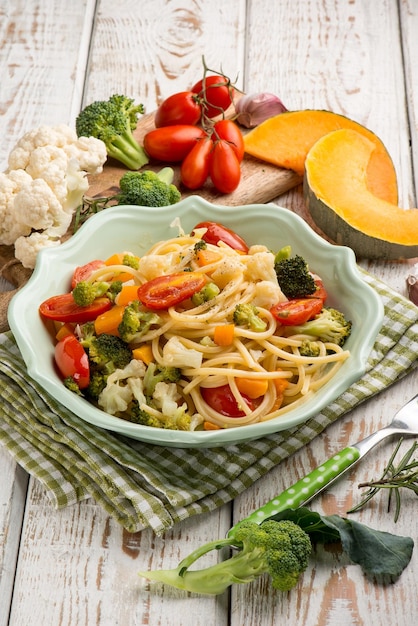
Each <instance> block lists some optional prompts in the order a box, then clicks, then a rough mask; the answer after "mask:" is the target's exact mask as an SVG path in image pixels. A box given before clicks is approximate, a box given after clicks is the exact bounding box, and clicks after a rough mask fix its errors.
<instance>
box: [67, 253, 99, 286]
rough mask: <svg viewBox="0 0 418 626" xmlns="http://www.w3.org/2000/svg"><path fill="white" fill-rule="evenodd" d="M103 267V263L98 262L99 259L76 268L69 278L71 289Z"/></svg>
mask: <svg viewBox="0 0 418 626" xmlns="http://www.w3.org/2000/svg"><path fill="white" fill-rule="evenodd" d="M104 265H105V262H104V261H100V260H99V259H95V260H94V261H90V262H89V263H86V264H85V265H80V266H79V267H76V268H75V270H74V273H73V276H72V278H71V289H74V287H75V286H76V284H77V283H79V282H81V281H82V280H86V279H87V278H88V277H89V276H91V275H92V273H93V272H94V271H96V270H98V269H100V268H101V267H103V266H104Z"/></svg>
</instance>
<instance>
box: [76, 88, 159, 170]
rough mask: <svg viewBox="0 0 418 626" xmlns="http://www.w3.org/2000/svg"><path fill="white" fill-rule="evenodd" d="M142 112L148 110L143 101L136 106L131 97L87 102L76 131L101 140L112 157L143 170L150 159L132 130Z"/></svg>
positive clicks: (79, 117)
mask: <svg viewBox="0 0 418 626" xmlns="http://www.w3.org/2000/svg"><path fill="white" fill-rule="evenodd" d="M140 113H144V106H143V105H142V104H137V105H135V104H134V101H133V100H132V99H131V98H128V97H127V96H123V95H113V96H111V97H110V98H109V99H108V100H97V101H96V102H92V103H91V104H89V105H87V106H86V107H85V108H84V109H83V110H82V111H81V112H80V113H79V115H78V117H77V118H76V122H75V126H76V132H77V135H78V137H96V138H97V139H101V140H102V141H103V142H104V143H105V145H106V150H107V154H108V155H109V156H110V157H112V158H113V159H116V160H117V161H120V162H121V163H123V164H124V165H126V167H127V168H129V169H130V170H139V169H140V168H141V167H143V166H144V165H146V164H147V163H148V162H149V159H148V155H147V154H146V152H145V150H144V148H143V147H142V146H140V145H139V143H138V142H137V141H136V139H135V137H134V136H133V133H132V131H134V130H135V128H136V127H137V124H138V114H140Z"/></svg>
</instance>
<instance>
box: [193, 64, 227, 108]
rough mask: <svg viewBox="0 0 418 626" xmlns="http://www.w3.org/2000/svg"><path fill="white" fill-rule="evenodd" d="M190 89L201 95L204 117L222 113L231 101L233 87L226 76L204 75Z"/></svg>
mask: <svg viewBox="0 0 418 626" xmlns="http://www.w3.org/2000/svg"><path fill="white" fill-rule="evenodd" d="M191 91H193V92H194V93H196V94H198V95H199V96H201V98H202V100H203V104H202V107H203V114H204V115H206V117H210V118H212V117H216V116H217V115H222V114H223V113H224V112H225V111H226V110H227V109H228V108H229V107H230V106H231V104H232V102H233V94H234V89H233V87H232V86H231V83H230V81H229V80H228V79H227V78H226V76H221V75H218V74H215V75H213V76H205V77H204V78H202V79H201V80H199V81H198V82H197V83H196V84H195V85H193V87H192V88H191Z"/></svg>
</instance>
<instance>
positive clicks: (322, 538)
mask: <svg viewBox="0 0 418 626" xmlns="http://www.w3.org/2000/svg"><path fill="white" fill-rule="evenodd" d="M270 519H275V520H277V521H278V520H282V519H289V520H291V521H293V522H295V523H296V524H299V526H301V527H302V528H303V530H304V531H305V532H306V533H308V535H309V536H310V538H311V541H312V542H313V543H334V542H336V541H341V545H342V548H343V550H344V551H345V552H346V553H347V555H348V556H349V557H350V559H351V561H352V562H353V563H356V564H357V565H360V567H361V568H362V570H363V572H364V573H365V574H367V575H369V576H376V577H383V576H389V577H390V578H391V579H396V578H398V577H399V576H400V575H401V573H402V572H403V570H404V569H405V568H406V566H407V565H408V563H409V561H410V560H411V557H412V552H413V549H414V541H413V539H411V538H410V537H402V536H400V535H393V534H391V533H388V532H384V531H380V530H374V529H372V528H370V527H369V526H366V525H365V524H361V523H360V522H356V521H353V520H349V519H347V518H344V517H340V516H339V515H320V514H319V513H315V512H313V511H311V510H310V509H307V508H306V507H300V508H299V509H286V510H285V511H281V512H280V513H277V514H275V515H274V516H273V517H272V518H270Z"/></svg>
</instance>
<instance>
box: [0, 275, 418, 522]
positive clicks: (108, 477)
mask: <svg viewBox="0 0 418 626" xmlns="http://www.w3.org/2000/svg"><path fill="white" fill-rule="evenodd" d="M365 280H366V281H367V282H368V283H369V284H370V285H371V286H372V287H373V288H374V289H375V290H376V291H377V292H378V294H379V295H380V297H381V298H382V301H383V304H384V307H385V318H384V322H383V326H382V329H381V332H380V333H379V335H378V337H377V340H376V343H375V345H374V348H373V351H372V353H371V355H370V358H369V361H368V365H367V372H366V374H365V375H364V376H363V378H362V379H361V380H359V381H358V382H356V383H355V384H353V385H352V386H351V387H350V388H349V389H348V390H347V391H346V392H345V393H343V394H342V395H341V396H340V397H339V398H338V399H337V400H335V402H333V403H332V404H330V405H329V406H327V407H326V408H325V409H324V410H323V411H322V412H321V413H319V414H318V415H315V416H314V417H313V418H311V419H309V420H308V421H307V422H306V423H304V424H302V425H300V426H298V427H295V428H293V429H291V430H286V431H281V432H279V433H276V434H273V435H270V436H267V437H263V438H262V439H258V440H256V441H251V442H249V443H242V444H237V445H230V446H227V447H222V448H210V449H186V450H184V449H177V448H167V447H159V446H154V445H149V444H146V443H141V442H139V441H135V440H131V439H128V438H125V437H123V436H120V435H116V434H113V433H110V432H107V431H104V430H102V429H100V428H97V427H95V426H91V425H89V424H88V423H86V422H85V421H83V420H82V419H80V418H78V417H77V416H76V415H74V414H73V413H71V412H70V411H68V410H67V409H66V408H65V407H64V406H61V405H60V404H59V403H57V402H56V401H55V400H54V399H53V398H51V397H50V396H49V395H48V394H47V393H46V392H45V391H44V390H43V389H42V388H41V387H40V386H39V385H37V383H36V382H35V381H33V380H31V379H30V378H29V377H28V375H27V372H26V367H25V364H24V362H23V359H22V357H21V355H20V353H19V350H18V348H17V346H16V343H15V341H14V338H13V336H12V334H11V333H10V332H6V333H4V334H3V335H0V397H1V398H2V400H1V412H0V442H1V443H2V444H3V445H4V446H5V448H6V449H7V450H9V452H10V453H11V454H12V456H13V457H14V459H15V460H16V461H17V462H18V463H19V464H20V465H21V466H22V467H23V468H24V469H25V470H26V471H27V472H29V474H31V475H32V476H35V477H36V478H37V479H38V480H40V481H41V483H42V484H43V486H44V487H45V489H46V490H47V492H48V494H49V496H50V499H51V502H52V504H53V505H54V506H55V507H56V508H57V509H60V508H63V507H66V506H69V505H71V504H75V503H77V502H79V501H81V500H84V499H86V498H94V500H96V501H97V502H98V503H100V505H101V506H102V507H103V508H104V509H105V510H106V511H107V513H108V514H110V515H111V516H112V517H113V518H115V519H116V520H117V521H118V522H119V523H120V524H122V525H123V526H124V527H125V528H126V529H127V530H128V531H130V532H137V531H139V530H141V529H143V528H144V527H147V526H149V527H151V528H152V529H153V530H154V532H155V533H156V534H162V533H164V531H166V530H167V529H168V528H170V527H171V526H173V525H174V524H175V523H177V522H179V521H181V520H184V519H186V518H188V517H190V516H192V515H197V514H201V513H205V512H209V511H212V510H214V509H216V508H217V507H220V506H222V505H223V504H225V503H226V502H229V501H230V500H232V499H233V498H235V496H237V495H238V494H240V493H241V492H243V491H244V490H245V489H247V488H248V487H250V486H251V485H252V484H253V483H254V482H255V481H256V480H257V479H258V478H260V477H261V476H263V475H264V474H266V473H267V472H268V471H269V470H270V469H271V468H273V467H275V466H276V465H278V464H279V463H280V462H281V461H282V460H283V459H285V458H287V457H288V456H290V455H291V454H292V453H293V452H295V451H296V450H298V449H299V448H301V447H302V446H304V445H305V444H306V443H308V442H309V441H311V440H312V439H314V437H316V436H317V435H318V434H319V433H321V432H322V431H323V430H324V429H325V428H326V427H327V426H328V425H329V424H331V423H332V422H334V421H335V420H337V419H338V418H339V417H340V416H342V415H344V414H345V413H347V412H348V411H349V410H350V409H352V408H354V407H355V406H357V405H358V404H360V403H361V402H362V401H364V400H366V399H367V398H370V397H371V396H373V395H375V394H377V393H379V392H380V391H382V390H384V389H386V388H387V387H388V386H389V385H391V384H392V383H394V382H396V381H397V380H399V379H400V378H401V377H402V376H404V375H405V374H407V373H408V372H410V371H411V370H412V369H413V367H414V366H415V365H416V361H417V356H418V308H417V307H416V306H415V305H413V304H412V303H411V302H409V301H408V300H407V299H406V298H403V297H402V296H400V295H399V294H397V293H395V292H394V291H392V290H391V289H389V288H388V287H387V286H385V285H384V284H383V283H381V282H380V281H378V280H377V279H376V278H373V277H372V276H370V275H369V274H366V273H365ZM220 468H222V471H220Z"/></svg>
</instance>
